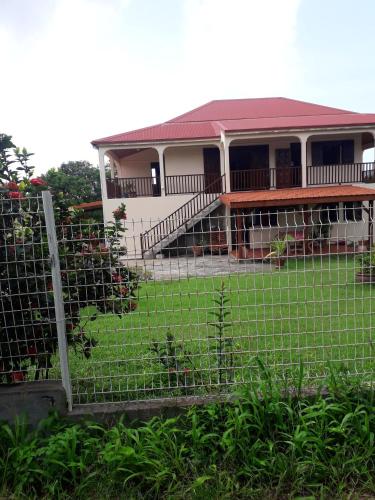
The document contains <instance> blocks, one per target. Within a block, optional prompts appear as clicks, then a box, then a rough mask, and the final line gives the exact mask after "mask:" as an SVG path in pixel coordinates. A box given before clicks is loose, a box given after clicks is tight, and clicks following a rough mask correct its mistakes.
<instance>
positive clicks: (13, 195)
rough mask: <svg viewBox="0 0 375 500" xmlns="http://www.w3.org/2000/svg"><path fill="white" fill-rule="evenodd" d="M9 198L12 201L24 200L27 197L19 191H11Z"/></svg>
mask: <svg viewBox="0 0 375 500" xmlns="http://www.w3.org/2000/svg"><path fill="white" fill-rule="evenodd" d="M8 196H9V198H12V200H24V199H25V197H24V196H23V194H22V193H20V192H19V191H10V192H9V193H8Z"/></svg>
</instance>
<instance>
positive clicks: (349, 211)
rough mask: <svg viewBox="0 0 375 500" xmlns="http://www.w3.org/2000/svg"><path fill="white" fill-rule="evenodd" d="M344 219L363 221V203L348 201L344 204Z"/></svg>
mask: <svg viewBox="0 0 375 500" xmlns="http://www.w3.org/2000/svg"><path fill="white" fill-rule="evenodd" d="M344 219H345V220H346V221H356V222H358V221H360V220H362V202H361V201H346V202H345V203H344Z"/></svg>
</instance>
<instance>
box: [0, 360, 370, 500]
mask: <svg viewBox="0 0 375 500" xmlns="http://www.w3.org/2000/svg"><path fill="white" fill-rule="evenodd" d="M260 370H261V372H262V380H261V381H259V380H258V381H257V382H256V383H255V382H254V383H251V382H250V383H249V384H247V385H246V386H244V387H243V388H241V391H240V392H239V394H238V396H237V399H236V400H235V401H234V402H233V403H226V404H210V405H208V406H205V407H201V408H192V409H190V410H189V411H188V412H187V413H186V414H184V415H181V416H179V417H176V418H169V419H167V420H163V419H160V418H154V419H152V420H151V421H149V422H147V423H143V424H139V425H138V426H128V425H126V423H125V421H124V420H121V421H120V422H119V423H117V424H116V425H115V426H113V427H112V428H105V427H104V426H102V425H99V424H95V423H92V422H86V423H82V424H76V423H68V422H63V421H61V420H59V419H58V418H57V417H55V416H51V417H50V418H49V419H47V420H46V421H44V422H42V423H41V424H40V426H39V428H38V429H37V430H36V431H34V432H30V433H29V432H27V427H26V425H25V423H24V422H18V423H16V425H15V426H13V427H11V426H9V425H7V424H4V425H2V426H1V427H0V485H1V486H0V495H1V493H2V494H3V495H9V496H11V498H83V497H86V498H87V497H89V498H126V499H131V498H134V499H136V498H150V499H151V498H152V499H154V498H176V499H179V498H181V499H182V498H184V499H189V498H206V499H208V498H210V499H211V498H217V499H219V498H220V499H222V498H254V499H255V498H257V499H258V498H295V497H313V498H329V499H331V498H340V499H342V498H349V497H350V498H358V497H360V495H362V494H363V495H365V494H371V493H374V492H375V447H374V435H375V411H374V410H375V404H374V392H373V390H370V388H369V387H368V386H366V387H363V386H361V385H360V384H359V383H358V382H356V383H354V382H351V380H349V379H347V378H346V377H345V375H342V374H341V375H339V374H337V373H336V372H334V371H331V375H330V377H329V378H328V380H326V381H325V384H326V387H327V393H328V395H327V393H326V395H325V396H323V395H322V394H321V393H319V394H317V395H315V396H313V397H307V396H304V394H303V391H302V389H301V388H302V387H303V371H302V367H301V369H300V373H299V377H298V378H297V379H296V380H293V381H289V383H287V382H286V383H285V385H284V386H280V385H278V384H276V383H275V382H274V381H273V378H272V376H271V372H270V371H269V370H268V369H267V368H265V367H264V366H263V365H262V364H261V363H260ZM291 385H292V386H293V388H294V390H293V391H290V390H289V388H290V386H291Z"/></svg>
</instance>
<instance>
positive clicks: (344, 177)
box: [307, 162, 375, 186]
mask: <svg viewBox="0 0 375 500" xmlns="http://www.w3.org/2000/svg"><path fill="white" fill-rule="evenodd" d="M358 182H366V183H371V182H374V183H375V163H374V162H368V163H348V164H343V165H314V166H308V167H307V185H308V186H317V185H318V186H320V185H321V186H324V185H329V184H356V183H358Z"/></svg>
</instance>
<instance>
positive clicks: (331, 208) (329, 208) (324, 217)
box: [320, 203, 339, 224]
mask: <svg viewBox="0 0 375 500" xmlns="http://www.w3.org/2000/svg"><path fill="white" fill-rule="evenodd" d="M320 221H321V222H322V223H323V224H327V223H329V224H332V223H334V222H338V221H339V205H338V203H325V204H324V205H322V206H321V207H320Z"/></svg>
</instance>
